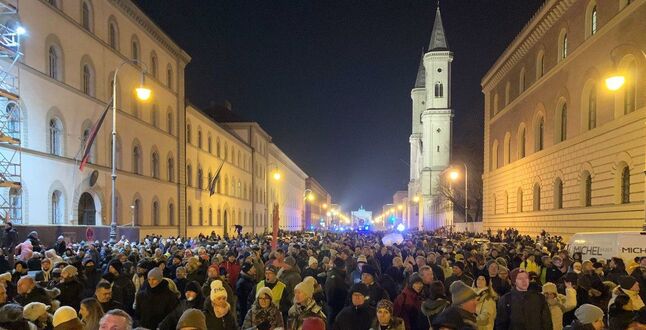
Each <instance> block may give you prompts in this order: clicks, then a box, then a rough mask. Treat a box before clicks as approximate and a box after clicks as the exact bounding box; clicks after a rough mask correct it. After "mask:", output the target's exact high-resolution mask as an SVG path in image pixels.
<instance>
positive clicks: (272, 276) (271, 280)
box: [247, 264, 292, 320]
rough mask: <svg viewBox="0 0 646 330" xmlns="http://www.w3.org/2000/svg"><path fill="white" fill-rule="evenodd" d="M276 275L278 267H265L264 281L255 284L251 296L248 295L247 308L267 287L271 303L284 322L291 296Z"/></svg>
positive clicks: (290, 303)
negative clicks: (281, 315) (261, 290)
mask: <svg viewBox="0 0 646 330" xmlns="http://www.w3.org/2000/svg"><path fill="white" fill-rule="evenodd" d="M277 275H278V267H276V266H275V265H272V264H268V265H266V266H265V279H264V280H262V281H260V282H258V284H256V286H255V287H254V289H253V291H252V294H250V295H249V298H248V299H249V300H248V302H247V306H251V305H253V303H254V300H255V297H256V295H257V294H258V291H259V290H260V289H261V288H263V287H267V288H269V289H270V290H271V297H272V302H273V303H274V304H275V305H276V306H278V308H279V309H280V312H281V313H282V314H283V320H286V318H287V312H288V311H289V308H290V307H291V306H292V301H291V298H290V296H291V294H290V292H288V291H287V286H286V285H285V283H283V282H282V281H280V280H279V279H278V276H277Z"/></svg>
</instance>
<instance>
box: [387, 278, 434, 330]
mask: <svg viewBox="0 0 646 330" xmlns="http://www.w3.org/2000/svg"><path fill="white" fill-rule="evenodd" d="M423 289H424V281H423V280H422V277H421V276H420V275H419V274H418V273H413V274H412V275H411V276H410V277H409V279H408V285H407V286H406V287H405V288H404V290H402V292H401V293H400V294H399V295H398V296H397V298H396V299H395V301H394V312H395V315H396V316H397V317H400V318H402V319H403V320H404V324H405V325H406V329H423V328H424V327H426V328H428V324H426V323H427V322H426V321H425V319H426V318H425V317H423V316H422V315H421V314H422V312H421V307H422V301H423V296H422V290H423ZM422 321H423V324H420V322H422Z"/></svg>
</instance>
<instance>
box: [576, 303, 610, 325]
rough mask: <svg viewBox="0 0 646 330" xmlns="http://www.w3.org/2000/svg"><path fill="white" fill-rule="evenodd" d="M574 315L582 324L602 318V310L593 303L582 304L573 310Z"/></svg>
mask: <svg viewBox="0 0 646 330" xmlns="http://www.w3.org/2000/svg"><path fill="white" fill-rule="evenodd" d="M574 316H576V318H577V320H579V322H581V323H583V324H592V323H594V322H596V321H598V320H601V319H603V310H602V309H601V308H599V307H597V306H595V305H591V304H583V305H581V306H580V307H579V308H577V309H576V311H574Z"/></svg>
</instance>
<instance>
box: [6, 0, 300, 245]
mask: <svg viewBox="0 0 646 330" xmlns="http://www.w3.org/2000/svg"><path fill="white" fill-rule="evenodd" d="M0 3H1V4H0V24H3V26H4V27H8V28H9V29H5V31H11V29H14V30H15V29H16V28H17V27H23V28H24V29H25V30H26V33H25V34H24V35H21V40H20V45H19V48H20V52H21V56H20V57H19V61H18V62H17V63H16V69H15V73H14V72H11V73H12V74H15V77H13V76H11V78H12V79H13V80H12V82H17V81H19V84H17V83H15V84H14V85H15V86H16V88H19V89H17V90H15V91H12V93H15V94H17V95H19V97H15V96H12V95H9V94H6V89H7V88H5V85H4V84H6V83H7V81H8V80H3V84H2V86H3V91H4V92H3V93H0V109H2V110H3V111H4V113H11V114H15V116H12V117H11V118H14V119H11V120H13V121H11V120H10V121H3V120H0V126H2V128H6V127H18V128H19V129H18V131H17V133H16V136H15V137H14V138H13V139H12V140H13V141H19V144H18V148H17V147H16V146H15V145H11V143H0V155H1V156H2V157H13V156H12V155H13V154H14V153H15V151H16V150H20V158H19V160H17V161H18V163H19V168H20V170H21V173H20V175H19V176H18V180H19V185H15V187H14V186H12V187H14V188H11V189H2V191H1V192H0V194H1V196H0V197H1V198H0V199H1V200H3V201H6V202H7V203H4V204H7V206H6V209H5V206H3V210H2V216H1V217H2V218H5V217H6V216H7V215H6V214H5V211H6V212H7V214H9V217H10V219H11V221H13V222H15V223H17V224H23V225H35V226H61V225H84V226H92V225H96V226H109V224H110V221H111V215H112V211H113V210H111V206H110V205H111V199H112V196H111V167H112V159H111V157H112V152H111V151H112V142H111V141H112V137H111V126H112V113H111V112H108V115H107V116H106V118H105V121H104V122H103V125H102V127H101V129H100V130H99V132H98V135H97V138H96V140H95V142H94V144H93V147H92V150H91V153H90V158H89V163H88V164H87V165H86V166H85V168H84V169H83V171H80V170H79V162H80V159H81V156H82V152H83V146H84V144H85V141H86V139H87V138H88V136H89V134H90V130H91V128H92V126H93V125H94V123H95V122H97V120H98V119H99V117H100V115H101V114H102V113H103V111H104V109H105V108H106V107H107V106H108V104H109V103H110V101H111V99H112V94H113V93H112V86H113V75H114V72H115V69H116V68H117V67H119V66H120V65H121V64H122V63H124V62H126V63H125V64H123V66H121V68H120V69H119V71H118V76H117V79H116V89H117V92H116V99H117V105H116V108H117V143H116V150H117V152H116V167H117V181H116V182H117V184H116V187H117V190H116V191H117V194H116V196H117V205H116V209H115V210H114V211H115V212H116V215H117V222H118V224H119V226H135V227H139V228H140V234H141V235H146V234H152V233H155V234H165V235H178V234H179V235H189V236H194V235H197V234H198V233H204V234H208V233H210V232H211V231H215V232H216V233H218V234H224V233H226V232H228V233H232V231H233V226H235V225H242V226H243V228H244V232H256V233H262V232H264V231H266V230H269V229H270V227H271V224H270V223H269V221H268V216H267V214H268V212H267V208H268V203H269V201H268V197H267V194H268V182H267V176H268V175H269V171H270V168H269V163H270V160H269V158H270V149H271V148H274V149H276V150H277V151H276V152H275V153H276V154H277V155H279V157H277V160H275V161H274V162H275V163H277V164H279V165H280V166H282V167H284V168H286V169H287V170H286V173H296V174H295V175H286V176H285V180H288V182H285V183H284V184H286V185H290V187H291V186H293V187H298V189H299V194H301V195H302V193H303V190H304V189H305V188H304V185H305V183H304V180H305V177H307V175H306V174H305V173H304V172H303V171H301V170H300V169H298V166H296V165H295V164H294V162H293V161H291V160H290V159H289V158H288V157H287V156H286V155H285V154H284V153H282V152H280V150H279V149H278V147H276V146H274V145H272V144H271V137H270V136H269V134H267V133H266V132H265V131H264V130H263V129H262V128H261V127H260V126H259V125H258V124H257V123H254V122H251V121H248V122H226V121H223V122H219V121H218V120H217V118H216V117H215V116H213V115H211V114H208V115H207V113H208V111H207V112H204V111H202V110H200V109H198V108H197V107H195V106H192V105H187V104H186V103H185V99H186V97H185V91H184V86H185V78H184V70H185V67H186V65H188V63H189V62H190V60H191V58H190V56H189V55H188V54H187V53H186V52H184V51H183V50H182V49H181V48H180V47H179V46H178V45H177V44H175V43H174V42H173V41H172V40H171V39H170V38H169V37H168V36H167V35H166V34H165V33H164V32H163V31H162V30H161V29H160V28H159V27H157V25H156V24H155V23H154V22H153V21H151V20H150V19H149V18H148V17H147V16H146V15H145V14H144V13H143V12H142V11H141V10H140V9H139V8H138V7H137V6H136V5H134V4H133V3H132V2H131V1H130V0H101V1H98V0H78V1H73V0H70V1H68V0H64V1H63V0H20V1H18V0H0ZM11 10H14V11H15V12H14V13H10V12H9V11H11ZM14 36H15V33H14ZM2 61H6V59H2ZM2 64H3V66H2V68H3V70H4V68H6V67H7V66H6V65H5V64H7V63H5V62H3V63H2ZM142 70H145V71H146V75H145V81H146V86H147V87H148V88H150V89H151V90H152V98H151V99H150V100H148V101H146V102H140V101H138V100H137V99H136V97H135V94H134V89H135V88H136V87H138V86H139V84H140V81H141V71H142ZM5 117H10V116H5ZM3 133H4V131H3ZM221 164H223V166H222V170H221V174H220V180H219V182H218V185H217V192H216V194H215V195H213V196H211V195H210V194H209V190H208V185H209V182H210V181H211V178H213V176H215V172H216V171H217V169H218V168H219V166H220V165H221ZM292 179H294V180H295V182H291V181H289V180H292ZM0 181H2V183H3V184H2V187H3V188H8V187H5V186H6V182H7V181H8V180H6V178H5V179H1V180H0ZM294 189H296V188H293V189H292V190H293V191H291V190H290V193H289V194H295V193H296V192H295V191H296V190H294ZM290 196H291V195H290ZM293 199H294V198H293V197H290V201H293ZM4 204H3V205H4ZM289 205H290V206H289V207H291V208H292V209H290V211H289V212H290V213H289V215H288V216H287V217H286V218H293V219H294V220H292V221H293V222H294V223H293V224H292V223H291V222H290V223H285V225H284V228H285V229H294V230H295V229H300V227H299V226H297V225H296V214H299V217H298V223H300V222H301V219H302V213H303V205H302V201H301V203H296V202H293V203H291V204H289ZM7 210H8V211H7ZM281 226H282V225H281Z"/></svg>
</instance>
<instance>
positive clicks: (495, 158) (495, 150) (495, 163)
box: [491, 140, 500, 170]
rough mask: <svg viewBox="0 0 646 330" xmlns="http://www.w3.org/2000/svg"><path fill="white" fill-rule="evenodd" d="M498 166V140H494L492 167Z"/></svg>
mask: <svg viewBox="0 0 646 330" xmlns="http://www.w3.org/2000/svg"><path fill="white" fill-rule="evenodd" d="M498 167H500V163H499V162H498V140H494V141H493V146H492V147H491V169H493V170H495V169H497V168H498Z"/></svg>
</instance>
